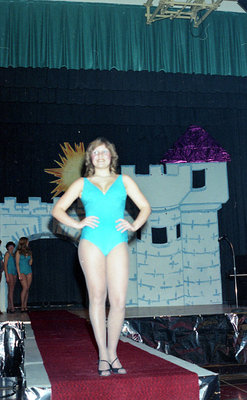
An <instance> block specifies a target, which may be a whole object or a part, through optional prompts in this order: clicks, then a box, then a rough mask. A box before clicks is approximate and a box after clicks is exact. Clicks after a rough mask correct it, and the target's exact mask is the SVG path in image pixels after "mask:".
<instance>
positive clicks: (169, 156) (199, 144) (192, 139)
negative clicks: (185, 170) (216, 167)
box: [161, 125, 231, 164]
mask: <svg viewBox="0 0 247 400" xmlns="http://www.w3.org/2000/svg"><path fill="white" fill-rule="evenodd" d="M226 161H231V158H230V156H229V154H228V153H227V152H226V151H225V150H224V149H223V148H222V147H221V146H220V145H219V144H218V143H217V142H216V141H215V140H214V139H213V138H212V137H211V136H210V135H209V134H208V133H207V132H206V131H205V130H204V129H203V128H201V127H200V126H196V125H191V126H189V128H188V129H187V131H186V132H185V134H184V135H182V136H181V137H180V138H179V139H178V140H177V141H176V142H175V144H174V146H173V148H172V149H170V150H168V152H167V153H166V154H165V155H164V156H163V158H162V160H161V163H163V164H165V163H199V162H226Z"/></svg>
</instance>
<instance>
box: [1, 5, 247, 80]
mask: <svg viewBox="0 0 247 400" xmlns="http://www.w3.org/2000/svg"><path fill="white" fill-rule="evenodd" d="M145 11H146V8H145V7H144V6H124V5H111V4H110V5H109V4H103V5H102V4H95V3H94V4H92V3H79V2H75V3H73V2H62V1H35V0H29V1H28V0H12V1H11V0H0V67H5V68H7V67H9V66H12V67H33V68H36V67H41V68H43V67H48V68H61V67H66V68H68V69H100V70H111V69H113V68H115V69H117V70H118V71H127V70H133V71H143V70H146V71H165V72H173V73H177V72H181V73H190V74H191V73H197V74H216V75H235V76H247V14H246V13H229V12H220V11H215V12H213V13H212V14H211V15H210V16H209V17H208V18H206V20H205V21H204V23H203V26H200V27H199V28H198V29H195V28H192V26H191V24H190V22H189V21H188V20H174V21H170V20H168V19H166V20H163V21H159V22H155V23H153V24H152V25H147V24H146V18H145Z"/></svg>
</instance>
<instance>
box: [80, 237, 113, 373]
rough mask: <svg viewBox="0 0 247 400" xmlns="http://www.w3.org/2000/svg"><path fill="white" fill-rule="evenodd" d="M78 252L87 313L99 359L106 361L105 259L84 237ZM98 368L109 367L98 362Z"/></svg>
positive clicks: (104, 363)
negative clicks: (87, 301)
mask: <svg viewBox="0 0 247 400" xmlns="http://www.w3.org/2000/svg"><path fill="white" fill-rule="evenodd" d="M78 253H79V260H80V264H81V267H82V270H83V272H84V275H85V279H86V284H87V289H88V296H89V315H90V320H91V323H92V327H93V331H94V336H95V340H96V343H97V346H98V350H99V360H106V361H108V353H107V348H106V315H105V302H106V294H107V287H106V263H105V261H106V259H105V256H104V255H103V253H102V252H101V251H100V250H99V249H98V247H97V246H95V245H94V244H93V243H91V242H89V241H87V240H85V239H82V240H81V241H80V244H79V248H78ZM99 369H100V370H106V369H109V365H108V364H107V363H106V362H100V363H99ZM109 374H110V373H109V371H106V372H105V373H103V375H105V376H107V375H109Z"/></svg>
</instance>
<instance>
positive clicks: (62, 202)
mask: <svg viewBox="0 0 247 400" xmlns="http://www.w3.org/2000/svg"><path fill="white" fill-rule="evenodd" d="M83 186H84V179H83V178H79V179H77V180H76V181H75V182H73V183H72V185H70V187H69V188H68V190H67V191H66V192H65V193H64V194H63V196H62V197H60V199H59V200H58V202H57V203H56V205H55V207H54V208H53V210H52V216H53V217H54V218H56V219H57V220H58V221H59V222H61V223H62V224H64V225H67V226H71V228H75V229H82V228H84V226H90V227H91V228H93V229H94V228H96V227H97V226H98V218H97V217H94V216H90V217H87V218H83V219H82V220H81V221H78V220H76V219H74V218H72V217H70V216H69V215H68V214H67V212H66V211H67V210H68V208H69V207H70V206H71V204H72V203H73V202H74V201H75V200H76V199H77V198H78V197H80V195H81V192H82V190H83Z"/></svg>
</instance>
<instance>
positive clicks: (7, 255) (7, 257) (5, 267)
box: [3, 253, 9, 282]
mask: <svg viewBox="0 0 247 400" xmlns="http://www.w3.org/2000/svg"><path fill="white" fill-rule="evenodd" d="M8 259H9V253H6V254H5V256H4V264H3V267H4V272H5V277H6V282H8V281H9V274H8Z"/></svg>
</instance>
